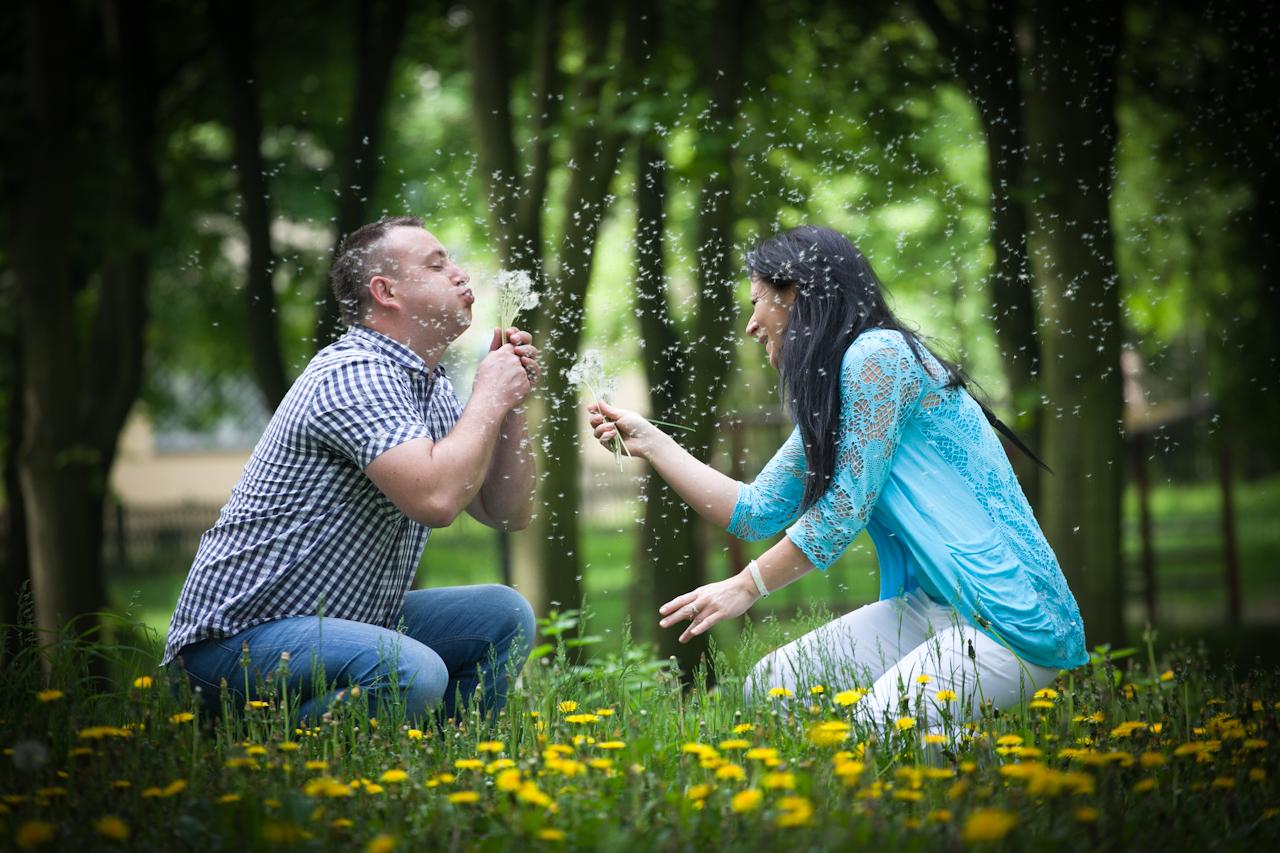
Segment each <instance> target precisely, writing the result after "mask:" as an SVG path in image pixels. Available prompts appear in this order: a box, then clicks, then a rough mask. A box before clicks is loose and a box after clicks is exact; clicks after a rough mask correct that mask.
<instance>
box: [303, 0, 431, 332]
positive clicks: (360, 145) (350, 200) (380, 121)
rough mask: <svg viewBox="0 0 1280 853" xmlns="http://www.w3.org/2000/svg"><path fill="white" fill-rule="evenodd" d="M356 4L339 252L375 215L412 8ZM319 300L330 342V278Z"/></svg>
mask: <svg viewBox="0 0 1280 853" xmlns="http://www.w3.org/2000/svg"><path fill="white" fill-rule="evenodd" d="M355 6H356V29H355V32H356V38H355V64H356V89H355V97H354V98H353V100H352V105H351V122H350V124H349V125H348V126H347V127H348V133H349V135H348V137H347V148H346V159H345V161H344V162H343V166H342V171H341V175H340V177H339V184H338V210H337V226H338V233H337V236H336V238H335V240H334V245H333V249H334V252H335V253H336V252H337V250H338V246H340V245H341V244H342V238H343V237H344V236H346V235H347V234H350V233H351V232H352V231H354V230H356V229H357V228H359V227H360V226H361V225H364V224H365V221H366V219H367V218H368V215H369V199H371V198H373V194H374V191H375V190H376V189H377V181H378V173H379V168H378V167H379V163H380V161H379V155H380V152H381V151H382V137H383V132H384V130H385V126H384V125H385V122H384V115H385V113H386V107H387V95H388V93H389V92H390V89H391V70H392V68H393V66H394V65H395V60H396V56H397V54H398V53H399V51H400V43H401V42H402V41H403V36H404V28H405V20H406V18H407V17H408V13H409V4H408V0H384V2H380V3H379V2H364V0H361V2H357V3H356V4H355ZM319 302H320V308H319V312H318V314H317V316H316V335H315V338H316V349H321V348H323V347H325V346H327V345H328V344H329V343H330V342H332V341H333V340H334V339H335V338H336V337H337V336H338V335H340V334H342V324H341V322H340V320H339V315H338V300H337V297H336V296H334V294H333V288H332V287H330V286H329V284H328V281H327V280H326V281H325V283H324V284H323V285H321V292H320V300H319Z"/></svg>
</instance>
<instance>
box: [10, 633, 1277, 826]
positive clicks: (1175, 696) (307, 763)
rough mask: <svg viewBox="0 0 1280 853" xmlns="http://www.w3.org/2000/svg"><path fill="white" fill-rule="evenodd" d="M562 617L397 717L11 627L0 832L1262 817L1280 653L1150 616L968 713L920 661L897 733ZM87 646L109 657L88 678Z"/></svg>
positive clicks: (823, 703)
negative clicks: (1228, 648)
mask: <svg viewBox="0 0 1280 853" xmlns="http://www.w3.org/2000/svg"><path fill="white" fill-rule="evenodd" d="M582 616H583V614H581V613H562V614H557V615H556V616H555V617H554V618H548V619H547V620H544V622H543V633H544V634H545V632H546V631H547V630H550V631H553V632H563V631H564V630H568V629H569V628H571V627H574V625H572V624H571V623H576V621H577V620H578V619H580V618H581V617H582ZM812 618H814V619H822V618H825V615H824V614H819V613H815V614H812ZM114 630H117V631H119V632H120V633H121V634H122V635H124V634H129V633H133V632H136V631H138V630H139V629H138V627H137V626H132V627H130V626H128V625H124V626H123V628H121V627H119V626H118V627H117V628H116V629H114ZM559 636H561V634H560V633H553V635H552V639H554V640H555V644H556V645H557V646H558V647H559V649H558V651H557V652H556V653H555V654H554V655H548V656H547V657H544V658H541V659H539V660H535V661H531V662H530V664H529V665H528V666H527V668H526V669H525V671H524V673H523V675H522V676H521V679H520V682H519V683H517V685H516V686H515V688H514V689H513V691H512V693H511V697H510V702H509V704H508V706H507V708H506V709H505V711H504V712H503V713H502V714H501V715H500V716H499V717H498V718H497V720H496V721H492V722H489V721H484V720H480V719H478V718H477V717H476V715H475V713H474V712H468V713H466V714H465V715H464V716H463V718H462V719H461V720H459V721H457V722H456V723H449V724H445V725H444V726H443V727H439V728H437V727H435V726H425V727H423V728H415V727H414V726H413V724H412V723H411V722H409V721H406V720H404V719H403V712H402V710H401V709H400V708H399V707H398V703H397V702H396V700H395V698H394V692H393V694H392V698H391V699H390V700H388V701H381V702H380V703H379V704H378V705H377V706H376V707H371V706H370V705H369V704H368V703H367V702H365V701H364V699H365V696H364V694H362V693H361V692H360V691H356V690H345V691H343V692H342V694H341V695H340V696H339V697H338V698H337V699H336V700H335V701H334V703H333V705H332V706H331V707H330V709H329V711H328V713H326V715H325V717H324V719H323V720H321V721H312V722H311V723H308V724H306V725H302V724H300V723H299V722H298V721H297V720H296V719H295V718H293V717H292V715H291V709H292V708H294V707H296V697H290V696H288V695H286V694H285V693H284V692H282V691H280V690H277V689H275V688H273V687H272V686H271V685H272V682H269V681H263V682H261V683H260V684H259V686H258V689H259V690H260V692H259V693H258V694H257V695H258V698H256V699H255V700H254V701H252V702H250V703H249V704H248V705H246V707H244V708H232V707H230V706H229V703H228V702H227V701H226V700H225V698H224V700H223V702H222V709H221V712H220V714H219V715H218V716H217V717H214V718H206V717H205V716H203V715H202V714H201V712H200V707H201V706H200V705H199V704H198V703H196V702H195V701H194V697H193V696H192V695H191V694H190V691H189V690H187V689H185V688H184V687H182V686H181V685H179V689H177V690H176V691H175V690H170V689H168V686H167V684H166V683H165V679H164V675H163V674H162V673H157V672H154V671H151V670H149V669H147V668H145V667H144V664H143V662H142V659H141V658H140V657H138V656H137V655H136V652H137V651H138V650H137V649H136V648H135V647H134V646H133V644H132V643H131V642H125V643H121V642H119V641H112V640H110V639H108V638H104V637H84V636H80V637H77V636H73V635H70V634H68V635H67V636H65V637H63V638H61V639H59V641H58V642H56V643H51V644H48V645H46V646H45V647H44V649H43V650H40V649H38V648H37V647H35V646H29V647H27V648H25V649H23V650H21V651H19V652H18V653H17V654H16V655H14V656H12V657H11V658H10V659H9V660H7V661H6V666H5V667H4V669H3V672H2V674H0V742H2V743H3V744H4V745H5V747H6V752H7V753H8V754H7V756H6V761H5V762H4V764H3V769H0V793H2V794H3V803H4V807H3V809H0V834H3V836H4V837H5V838H6V839H7V840H8V841H9V842H11V843H15V844H18V845H20V846H24V847H37V846H39V845H40V844H45V843H55V844H59V845H62V846H67V845H73V844H74V845H80V846H85V847H90V848H94V849H97V848H99V847H101V846H102V845H103V844H104V843H113V842H114V843H124V842H125V840H126V838H127V843H128V846H129V847H130V848H132V849H171V848H173V847H175V846H199V847H201V848H202V849H210V850H222V849H251V850H257V849H267V848H276V847H279V846H281V845H282V844H286V845H288V846H291V847H294V848H298V849H327V848H330V847H335V846H342V847H350V846H353V845H356V844H361V845H365V844H367V845H369V849H392V848H393V847H397V846H398V847H400V848H402V849H464V848H465V849H472V848H476V847H480V848H483V849H491V850H505V849H518V848H525V847H528V846H530V845H533V846H546V847H548V848H553V847H568V848H574V849H632V848H637V847H641V846H643V847H645V848H647V849H659V850H669V849H670V850H675V849H688V848H690V847H695V846H714V847H716V848H721V847H727V846H744V847H748V846H749V847H752V848H756V847H759V846H761V845H764V846H785V847H787V848H788V849H834V848H844V847H848V846H851V845H859V846H866V845H876V846H892V847H894V848H906V849H921V850H923V849H937V848H939V847H953V846H959V845H961V844H981V843H983V842H984V841H993V840H994V841H999V840H1001V839H1004V840H1005V841H1006V842H1007V843H1010V844H1012V845H1013V846H1016V847H1030V846H1035V847H1037V848H1043V847H1046V846H1048V847H1053V848H1054V849H1067V850H1074V849H1081V850H1089V849H1095V848H1096V847H1097V846H1099V845H1100V844H1101V845H1105V846H1109V847H1116V848H1129V847H1134V846H1139V845H1141V846H1143V847H1147V846H1155V847H1160V848H1173V849H1191V848H1198V847H1204V846H1209V845H1216V844H1221V843H1222V842H1223V841H1224V840H1225V841H1228V842H1229V843H1231V844H1233V845H1236V846H1241V847H1246V846H1248V847H1258V846H1262V845H1265V844H1268V843H1274V841H1275V840H1276V838H1277V836H1278V835H1280V826H1278V825H1277V809H1276V805H1275V803H1276V797H1277V794H1278V791H1277V787H1276V786H1277V783H1276V779H1277V773H1278V772H1280V757H1278V756H1280V753H1278V752H1277V747H1276V744H1277V743H1280V700H1278V698H1277V697H1278V696H1280V681H1278V680H1277V677H1276V674H1275V673H1274V672H1248V673H1245V672H1237V671H1234V670H1231V669H1230V668H1225V669H1224V668H1223V667H1221V666H1219V665H1218V664H1217V662H1216V661H1211V660H1209V659H1207V658H1206V657H1204V656H1203V654H1196V653H1190V652H1188V651H1187V650H1185V649H1178V648H1174V649H1170V650H1168V651H1166V652H1163V653H1157V650H1156V645H1155V642H1156V638H1155V636H1154V635H1153V634H1150V633H1149V634H1148V635H1147V636H1145V637H1144V648H1142V649H1140V650H1139V649H1126V650H1108V649H1099V650H1096V654H1095V655H1094V658H1093V661H1092V662H1091V663H1090V664H1089V665H1087V666H1085V667H1082V668H1081V669H1078V670H1075V671H1072V672H1066V673H1062V674H1061V675H1060V676H1059V678H1058V681H1057V683H1056V684H1055V685H1054V686H1053V687H1052V688H1051V689H1048V690H1045V691H1041V692H1039V693H1038V694H1037V695H1036V697H1035V698H1034V699H1033V700H1032V701H1031V702H1030V703H1028V704H1026V705H1024V706H1022V707H1019V708H1014V709H1009V710H1006V711H1005V712H1001V713H996V712H993V711H991V710H986V711H984V712H983V714H982V716H981V718H980V719H978V720H976V721H974V722H973V723H972V724H967V725H964V724H960V723H959V722H958V721H954V720H952V719H950V718H949V717H948V716H947V714H946V713H945V712H944V713H941V714H939V711H938V708H939V707H940V706H939V705H937V704H935V702H934V699H933V696H932V694H931V692H930V686H929V685H927V684H918V685H910V686H909V687H908V688H907V694H906V698H907V700H908V702H909V705H910V710H909V712H908V713H907V714H906V715H905V716H903V717H902V718H901V719H900V720H899V721H896V722H895V723H894V725H893V726H892V728H890V729H889V732H888V733H887V734H886V733H883V732H879V733H877V732H873V731H871V730H870V729H868V728H867V727H866V725H865V723H864V721H863V720H862V718H861V717H860V716H858V715H857V713H856V711H857V708H858V702H859V701H861V700H860V699H859V698H857V692H856V689H855V688H857V687H865V686H866V685H855V684H852V683H850V684H825V685H818V684H813V683H811V682H809V681H805V680H803V679H802V684H801V686H800V688H799V689H800V690H801V691H802V694H801V695H796V696H782V695H780V696H766V697H761V698H760V699H758V700H756V701H754V702H752V703H749V704H747V703H744V702H743V701H742V698H741V683H742V673H741V671H739V670H735V668H734V667H733V666H732V664H731V663H729V661H728V660H727V659H723V660H722V661H721V666H723V668H724V671H725V673H726V674H727V675H728V676H729V678H728V679H727V680H722V682H721V686H720V687H719V688H717V689H707V688H706V687H705V686H704V685H702V684H700V683H699V684H697V685H696V686H695V688H694V689H693V690H692V691H691V692H688V693H685V692H683V691H682V689H681V686H680V681H679V679H678V677H677V675H676V673H675V672H674V671H673V670H672V668H671V667H670V665H669V664H667V663H666V662H661V661H656V660H653V659H652V658H651V656H650V653H649V652H648V651H647V650H646V649H644V648H638V647H636V646H633V645H632V644H630V642H624V643H623V647H622V649H621V650H620V651H619V652H617V653H615V654H613V655H610V656H609V657H607V658H605V659H602V660H600V661H598V662H595V663H592V664H590V665H582V664H573V663H570V662H569V661H568V660H567V656H566V655H565V653H564V647H563V645H562V644H561V643H560V642H559ZM152 639H154V638H152ZM715 654H719V652H718V651H717V650H715V649H713V655H715ZM103 662H107V663H109V664H110V666H111V669H112V672H111V674H110V676H109V677H107V678H103V677H101V676H95V675H93V672H94V671H95V670H98V669H100V668H101V666H100V665H101V664H102V663H103ZM282 665H284V666H292V665H294V663H293V662H285V663H283V664H282ZM246 677H247V676H246ZM273 681H274V683H277V684H278V683H279V679H274V680H273ZM846 691H854V692H846ZM944 704H945V703H944ZM930 721H932V724H935V728H934V729H930V728H929V725H930V724H931V723H930ZM938 726H940V729H938ZM42 839H44V840H42ZM1267 839H1271V841H1270V842H1268V841H1267Z"/></svg>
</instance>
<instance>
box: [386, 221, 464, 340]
mask: <svg viewBox="0 0 1280 853" xmlns="http://www.w3.org/2000/svg"><path fill="white" fill-rule="evenodd" d="M386 252H387V258H388V260H389V261H390V263H389V264H388V266H389V267H390V269H389V270H388V271H387V273H386V277H387V278H388V279H390V280H391V282H392V288H393V292H394V293H395V296H396V299H397V301H399V303H400V306H401V309H402V311H403V312H404V314H403V316H404V318H405V319H406V320H408V321H409V322H411V323H415V324H417V325H419V326H421V327H422V328H423V329H426V330H429V331H430V332H431V334H432V336H435V335H443V337H444V339H445V340H449V341H452V340H454V339H455V338H457V337H458V336H459V335H461V334H462V333H463V332H465V331H466V330H467V329H468V327H470V326H471V305H472V303H474V302H475V301H476V298H475V294H473V293H472V292H471V287H470V284H469V283H470V281H471V278H470V276H468V275H467V273H466V271H465V270H464V269H462V267H460V266H458V264H457V263H455V262H454V261H453V259H452V258H450V257H449V252H448V251H447V250H446V249H445V247H444V246H443V245H441V243H440V241H439V240H437V239H436V238H435V235H433V234H432V233H431V232H430V231H427V230H425V229H422V228H410V227H402V228H396V229H395V230H394V231H392V232H391V233H390V234H389V235H387V242H386Z"/></svg>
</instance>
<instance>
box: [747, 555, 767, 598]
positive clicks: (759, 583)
mask: <svg viewBox="0 0 1280 853" xmlns="http://www.w3.org/2000/svg"><path fill="white" fill-rule="evenodd" d="M747 571H749V572H751V579H752V580H753V581H755V582H756V589H757V590H759V591H760V597H761V598H765V597H767V596H768V595H769V590H768V588H767V587H765V585H764V580H763V579H762V578H761V577H760V565H759V564H758V563H757V562H756V561H755V560H752V561H751V562H750V563H747Z"/></svg>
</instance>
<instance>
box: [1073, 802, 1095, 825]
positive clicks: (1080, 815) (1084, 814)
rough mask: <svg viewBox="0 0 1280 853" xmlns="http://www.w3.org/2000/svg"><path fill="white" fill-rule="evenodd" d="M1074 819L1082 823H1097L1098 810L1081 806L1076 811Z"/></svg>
mask: <svg viewBox="0 0 1280 853" xmlns="http://www.w3.org/2000/svg"><path fill="white" fill-rule="evenodd" d="M1074 817H1075V819H1076V820H1077V821H1079V822H1080V823H1097V822H1098V810H1097V809H1095V808H1094V807H1093V806H1081V807H1080V808H1078V809H1076V810H1075V815H1074Z"/></svg>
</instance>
